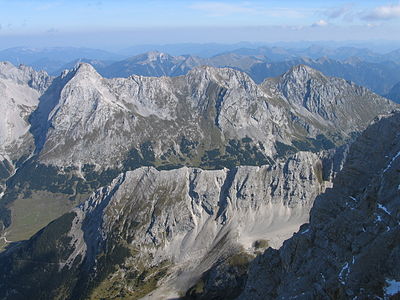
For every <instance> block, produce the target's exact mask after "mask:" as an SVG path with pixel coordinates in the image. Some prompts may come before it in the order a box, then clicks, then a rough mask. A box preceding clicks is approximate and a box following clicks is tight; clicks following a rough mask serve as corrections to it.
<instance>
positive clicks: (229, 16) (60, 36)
mask: <svg viewBox="0 0 400 300" xmlns="http://www.w3.org/2000/svg"><path fill="white" fill-rule="evenodd" d="M0 5H1V7H2V10H1V12H0V49H6V48H11V47H17V46H25V47H65V46H71V47H87V48H99V49H106V50H113V51H115V50H120V49H124V48H128V47H131V46H136V45H146V44H177V43H223V44H233V43H239V42H241V41H247V42H251V43H259V44H260V43H261V44H262V43H265V44H271V43H282V42H283V43H284V42H301V41H308V42H323V41H326V42H327V41H331V42H346V41H353V42H357V41H358V42H368V41H377V43H378V44H379V41H380V40H386V41H391V43H392V44H396V43H399V44H400V35H399V34H398V31H399V30H398V29H399V28H400V2H398V1H376V0H375V1H373V0H369V1H363V2H362V3H354V2H351V1H342V0H339V1H333V0H329V1H324V2H323V3H321V1H311V0H308V1H301V3H300V2H299V1H294V0H291V1H285V3H282V1H260V0H256V1H223V0H221V1H204V0H203V1H193V0H188V1H183V0H172V1H168V2H167V1H161V0H149V1H145V2H143V1H127V0H114V1H107V0H103V1H92V0H89V1H76V0H72V1H64V0H57V1H50V0H16V1H6V0H0Z"/></svg>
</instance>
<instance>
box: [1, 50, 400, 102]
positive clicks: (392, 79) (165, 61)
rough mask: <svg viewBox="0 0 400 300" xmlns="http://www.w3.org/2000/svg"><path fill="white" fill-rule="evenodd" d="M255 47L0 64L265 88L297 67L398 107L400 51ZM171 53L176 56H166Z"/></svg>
mask: <svg viewBox="0 0 400 300" xmlns="http://www.w3.org/2000/svg"><path fill="white" fill-rule="evenodd" d="M256 46H257V45H250V44H245V43H243V44H237V45H218V44H215V45H211V44H210V45H203V48H204V51H206V52H207V53H208V54H206V53H205V52H204V53H203V52H198V51H196V49H197V50H199V49H202V47H200V46H199V45H191V44H188V45H175V46H174V45H164V46H163V45H147V46H143V47H139V46H138V47H136V48H131V49H130V50H128V49H125V50H124V51H121V54H115V53H111V52H107V51H104V50H98V49H89V48H73V47H65V48H62V47H58V48H57V47H54V48H27V47H16V48H10V49H5V50H2V51H0V60H3V61H9V62H11V63H13V64H15V65H19V64H25V65H30V66H32V67H33V68H34V69H35V70H38V71H39V70H45V71H47V72H48V73H49V74H51V75H53V76H59V75H60V74H61V73H62V72H63V71H64V70H65V69H71V68H73V67H74V66H75V65H76V64H78V63H80V62H86V63H90V64H91V65H93V66H94V67H95V68H96V70H97V71H98V72H99V73H100V74H101V75H102V76H105V77H108V78H114V77H129V76H130V75H142V76H179V75H185V74H186V73H187V72H188V71H189V70H191V69H193V68H194V67H197V66H202V65H208V66H214V67H231V68H234V69H237V70H241V71H244V72H246V73H247V74H248V75H249V76H250V77H252V79H253V80H254V81H255V82H256V83H261V82H262V81H263V80H264V79H266V78H268V77H276V76H279V75H281V74H283V73H285V72H287V71H288V70H289V69H290V68H291V67H293V66H295V65H298V64H305V65H308V66H310V67H312V68H315V69H317V70H319V71H321V72H323V73H324V74H326V75H329V76H336V77H341V78H344V79H347V80H350V81H353V82H355V83H357V84H358V85H362V86H365V87H367V88H369V89H371V90H372V91H373V92H375V93H378V94H380V95H384V96H387V97H392V98H391V99H392V100H395V101H396V96H394V97H393V96H392V93H390V90H391V89H392V88H393V87H394V85H395V84H397V83H399V82H400V75H398V72H397V68H398V65H399V63H400V54H399V50H392V51H390V52H388V53H384V54H382V53H377V52H374V51H372V50H369V49H366V48H356V47H349V46H347V47H326V46H320V45H311V46H309V47H307V48H304V47H303V48H293V47H292V48H290V47H277V46H271V47H266V46H260V47H258V48H257V47H256ZM246 47H247V48H246ZM250 47H253V48H250ZM149 49H159V50H162V51H163V52H160V51H157V50H153V51H150V52H145V51H146V50H147V51H148V50H149ZM207 49H208V50H207ZM210 51H211V52H210ZM143 52H145V53H143ZM168 52H171V53H173V54H174V55H175V56H172V55H169V54H167V53H168ZM132 54H135V55H134V56H132Z"/></svg>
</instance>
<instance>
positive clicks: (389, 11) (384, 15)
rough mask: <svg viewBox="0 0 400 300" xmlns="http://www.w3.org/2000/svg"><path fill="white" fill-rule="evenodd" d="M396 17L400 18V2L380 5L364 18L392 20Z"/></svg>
mask: <svg viewBox="0 0 400 300" xmlns="http://www.w3.org/2000/svg"><path fill="white" fill-rule="evenodd" d="M395 18H400V4H392V5H387V6H379V7H377V8H375V9H374V10H373V11H371V12H370V13H368V14H366V15H364V17H363V19H364V20H390V19H395Z"/></svg>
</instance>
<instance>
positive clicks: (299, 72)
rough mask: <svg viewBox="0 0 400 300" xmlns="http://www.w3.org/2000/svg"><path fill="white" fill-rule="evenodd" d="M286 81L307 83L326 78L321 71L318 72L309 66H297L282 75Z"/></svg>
mask: <svg viewBox="0 0 400 300" xmlns="http://www.w3.org/2000/svg"><path fill="white" fill-rule="evenodd" d="M282 78H284V79H286V80H292V81H295V82H305V81H307V80H310V79H321V78H326V77H325V76H324V75H323V74H322V73H321V72H320V71H317V70H315V69H313V68H311V67H309V66H307V65H303V64H300V65H297V66H294V67H292V68H291V69H290V70H289V71H287V72H286V73H285V74H283V75H282Z"/></svg>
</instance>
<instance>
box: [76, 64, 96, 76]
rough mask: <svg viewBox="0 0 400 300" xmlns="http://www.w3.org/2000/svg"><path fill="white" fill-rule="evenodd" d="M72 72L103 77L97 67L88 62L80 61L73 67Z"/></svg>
mask: <svg viewBox="0 0 400 300" xmlns="http://www.w3.org/2000/svg"><path fill="white" fill-rule="evenodd" d="M72 72H73V73H75V76H77V75H85V76H97V77H101V75H100V74H99V73H97V71H96V69H95V68H94V67H93V66H92V65H91V64H88V63H85V62H79V63H78V64H77V65H76V66H75V67H74V68H73V69H72Z"/></svg>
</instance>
